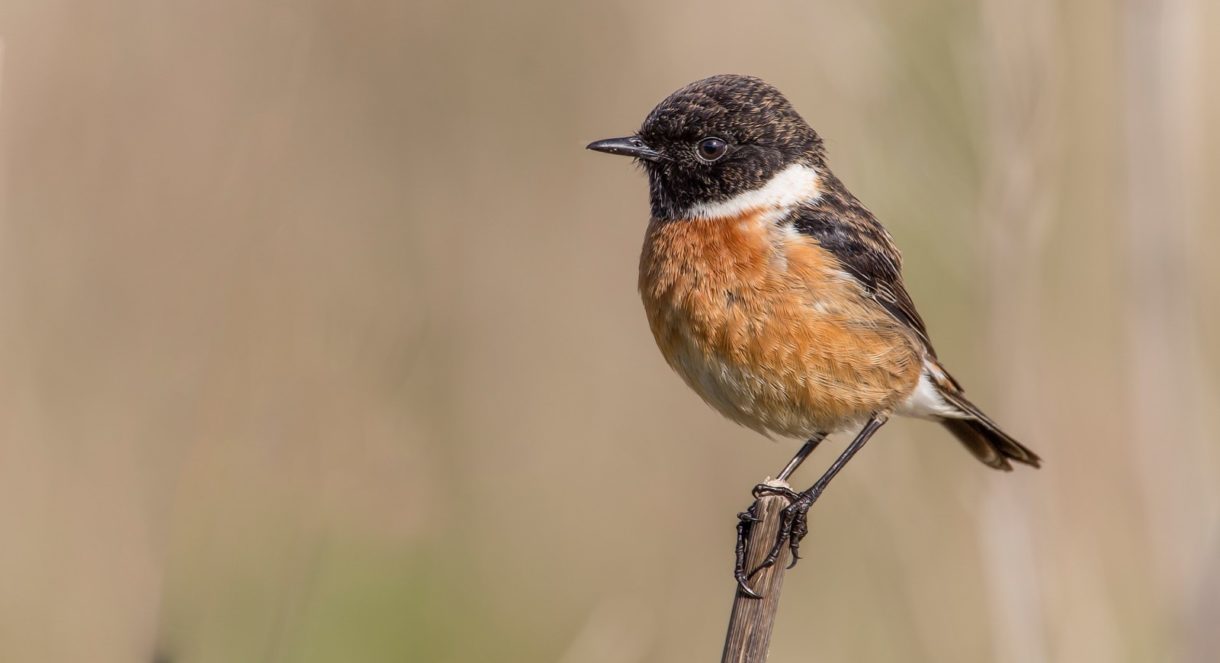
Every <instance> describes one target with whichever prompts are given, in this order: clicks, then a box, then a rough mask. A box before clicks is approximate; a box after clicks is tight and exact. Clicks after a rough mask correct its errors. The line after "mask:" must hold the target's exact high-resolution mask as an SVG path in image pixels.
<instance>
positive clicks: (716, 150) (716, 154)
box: [695, 138, 729, 161]
mask: <svg viewBox="0 0 1220 663" xmlns="http://www.w3.org/2000/svg"><path fill="white" fill-rule="evenodd" d="M728 150H729V144H728V143H726V142H724V140H722V139H720V138H704V139H703V140H701V141H699V144H698V145H697V146H695V151H696V152H697V153H698V154H699V158H700V159H703V160H704V161H715V160H716V159H719V158H720V157H722V156H724V153H725V152H727V151H728Z"/></svg>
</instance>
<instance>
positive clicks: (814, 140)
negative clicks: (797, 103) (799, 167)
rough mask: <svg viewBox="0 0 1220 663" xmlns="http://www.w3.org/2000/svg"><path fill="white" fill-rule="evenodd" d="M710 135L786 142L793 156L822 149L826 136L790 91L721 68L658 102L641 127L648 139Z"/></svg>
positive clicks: (750, 141)
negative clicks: (805, 115) (793, 101)
mask: <svg viewBox="0 0 1220 663" xmlns="http://www.w3.org/2000/svg"><path fill="white" fill-rule="evenodd" d="M707 135H716V136H718V137H720V138H727V139H729V140H732V141H734V142H736V143H739V144H755V145H768V146H773V147H779V148H785V149H784V151H786V152H789V153H792V154H793V155H794V156H802V155H806V154H808V153H811V152H813V153H819V154H820V153H821V151H822V140H821V139H820V138H819V137H818V135H817V133H816V132H814V131H813V129H812V128H810V126H809V125H808V124H807V123H806V122H805V119H804V118H802V117H801V116H800V114H798V113H797V112H796V109H795V108H793V107H792V104H791V103H790V102H789V101H788V99H787V97H785V96H784V95H783V94H782V93H781V92H780V91H779V90H777V89H775V86H773V85H771V84H770V83H767V82H766V81H764V80H762V79H761V78H755V77H754V76H741V75H737V74H720V75H717V76H712V77H710V78H704V79H703V80H698V81H695V82H694V83H691V84H689V85H686V86H685V87H683V88H681V89H679V90H678V91H676V92H674V93H673V94H671V95H669V96H668V97H666V98H665V100H664V101H662V102H661V103H659V104H657V107H656V108H654V109H652V112H651V113H649V114H648V117H647V118H646V119H645V120H644V125H643V127H642V128H641V129H640V136H642V137H643V138H644V139H645V141H647V140H648V139H649V138H659V139H664V138H671V139H672V138H687V139H691V140H697V139H698V138H702V137H704V136H707ZM809 156H813V155H809Z"/></svg>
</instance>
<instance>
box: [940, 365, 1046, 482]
mask: <svg viewBox="0 0 1220 663" xmlns="http://www.w3.org/2000/svg"><path fill="white" fill-rule="evenodd" d="M943 375H944V377H945V378H947V380H944V381H939V380H938V381H937V385H936V387H937V391H939V392H940V395H941V397H942V398H944V399H945V402H946V403H948V404H949V405H950V406H952V408H953V409H955V410H957V411H958V413H960V416H959V417H941V418H940V423H941V425H943V426H944V427H945V428H947V429H949V432H950V433H953V436H954V437H956V438H957V439H958V440H960V441H961V443H962V444H963V445H964V446H965V447H966V448H967V449H969V450H970V453H972V454H974V457H975V458H978V459H979V460H980V461H982V462H983V463H984V464H985V465H987V466H988V467H994V468H995V469H997V470H1004V471H1006V472H1008V471H1011V470H1012V464H1011V463H1009V462H1008V461H1010V460H1015V461H1017V462H1018V463H1025V464H1026V465H1031V466H1033V467H1039V466H1040V465H1041V462H1042V459H1040V458H1038V454H1036V453H1034V452H1032V451H1030V450H1029V449H1028V448H1027V447H1026V446H1025V445H1023V444H1021V443H1020V442H1017V441H1016V440H1014V439H1013V438H1012V436H1011V435H1009V434H1008V433H1005V432H1004V431H1003V430H1002V429H1001V428H1000V427H999V425H997V424H996V422H994V421H992V420H991V418H990V417H988V416H987V415H985V414H983V411H982V410H980V409H978V407H976V406H975V405H974V403H971V402H970V401H969V400H966V397H965V396H964V395H962V392H961V388H960V387H959V386H958V385H957V383H956V382H955V381H954V380H953V378H952V377H949V376H948V374H943Z"/></svg>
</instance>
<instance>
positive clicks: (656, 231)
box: [640, 222, 921, 437]
mask: <svg viewBox="0 0 1220 663" xmlns="http://www.w3.org/2000/svg"><path fill="white" fill-rule="evenodd" d="M715 223H716V222H708V223H705V224H704V225H703V226H702V227H699V228H694V227H693V226H692V224H669V225H666V226H660V227H653V228H650V231H649V239H648V240H647V241H646V242H645V250H644V255H643V258H642V259H641V271H640V292H641V295H642V297H643V300H644V308H645V311H646V312H647V315H648V321H649V326H650V327H651V329H652V332H653V335H654V337H655V338H656V341H657V345H658V347H659V348H660V350H661V353H662V354H663V355H664V356H665V359H666V361H667V362H668V363H669V365H670V366H671V367H672V368H673V369H674V370H675V371H676V372H677V373H678V374H679V375H680V376H681V377H682V378H683V380H684V381H685V382H686V383H687V384H688V385H689V386H690V387H691V389H693V390H694V391H695V392H696V393H697V394H699V396H700V397H701V398H702V399H703V400H704V401H706V402H707V403H708V404H709V405H711V406H712V407H713V408H715V409H716V410H718V411H719V412H721V413H722V414H723V415H725V416H726V417H728V418H729V419H732V420H733V421H736V422H738V423H740V424H742V425H744V426H747V427H749V428H752V429H754V430H757V431H759V432H762V433H764V434H768V435H772V434H774V435H780V436H785V437H807V436H810V435H813V434H814V433H832V432H836V431H840V430H845V429H849V428H852V427H855V426H857V425H859V423H860V422H862V421H863V420H865V419H867V418H868V417H869V416H871V415H872V414H874V413H877V412H881V411H888V410H890V409H892V408H893V407H894V406H895V405H896V404H897V403H898V402H900V401H901V400H902V399H903V398H905V397H906V396H907V395H908V394H910V393H911V391H912V390H913V389H914V387H915V383H916V382H917V381H918V376H919V370H920V366H921V357H920V356H919V353H918V351H917V350H916V348H915V346H914V344H913V343H912V342H911V339H910V337H909V334H907V333H906V332H904V331H902V330H901V329H900V328H899V326H898V325H896V324H894V323H893V321H892V320H891V319H890V318H888V316H886V314H884V312H881V311H880V310H879V309H877V308H876V307H875V306H870V305H869V304H868V303H867V302H864V301H862V300H861V298H860V294H859V292H860V291H859V286H858V284H855V283H854V282H853V281H851V280H850V279H849V278H847V277H845V276H844V275H843V274H842V272H841V271H839V270H838V269H837V264H836V263H832V262H830V261H828V260H827V259H826V256H824V255H821V254H819V253H817V251H819V249H816V248H814V247H809V246H808V245H805V244H800V245H796V246H785V245H783V244H782V238H781V240H780V241H779V242H777V240H775V239H774V238H773V237H771V236H769V235H767V234H765V233H762V234H760V233H759V232H757V231H756V230H755V229H754V227H752V226H751V224H749V223H745V222H739V223H733V224H721V225H720V226H717V225H715ZM692 230H697V231H698V232H697V233H695V234H693V235H692V232H691V231H692ZM717 233H719V235H718V234H717Z"/></svg>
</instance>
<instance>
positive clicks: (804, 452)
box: [733, 433, 826, 598]
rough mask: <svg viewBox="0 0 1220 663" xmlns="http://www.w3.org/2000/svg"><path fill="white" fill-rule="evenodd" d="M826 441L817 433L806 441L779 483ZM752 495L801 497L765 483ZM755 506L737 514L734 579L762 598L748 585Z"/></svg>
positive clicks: (789, 463) (756, 496) (794, 492)
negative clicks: (747, 545)
mask: <svg viewBox="0 0 1220 663" xmlns="http://www.w3.org/2000/svg"><path fill="white" fill-rule="evenodd" d="M825 439H826V433H817V434H816V435H814V436H813V437H811V438H809V439H808V440H806V441H805V443H804V444H802V445H801V448H800V449H798V450H797V452H796V455H795V456H793V457H792V460H790V461H788V464H787V465H785V466H784V469H782V470H780V473H779V476H778V477H776V478H777V479H778V480H779V481H787V480H788V477H790V476H792V473H793V472H795V471H796V468H798V467H800V466H801V463H803V462H805V459H806V458H808V457H809V454H811V453H813V450H814V449H817V448H818V445H819V444H821V443H822V440H825ZM752 493H753V495H754V497H755V499H757V498H758V497H759V496H760V495H764V494H768V493H770V494H779V495H783V496H785V497H787V498H788V501H789V502H796V501H797V500H798V499H800V497H801V495H800V493H798V492H796V491H794V490H792V489H791V488H783V487H780V486H772V485H768V484H765V483H760V484H758V485H757V486H754V490H753V491H752ZM755 504H757V503H755ZM755 504H751V505H750V508H749V509H746V510H745V511H742V512H741V513H739V514H737V561H736V563H735V564H734V566H733V577H734V578H735V579H736V580H737V586H738V587H740V588H741V591H743V592H745V593H746V594H747V595H748V596H753V597H754V598H761V597H760V596H758V594H755V593H754V591H753V590H751V589H750V587H749V586H748V585H746V579H747V578H746V543H747V542H748V541H749V539H750V529H751V528H752V527H753V526H754V523H756V522H758V520H759V518H758V514H757V513H755V512H754V506H755Z"/></svg>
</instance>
